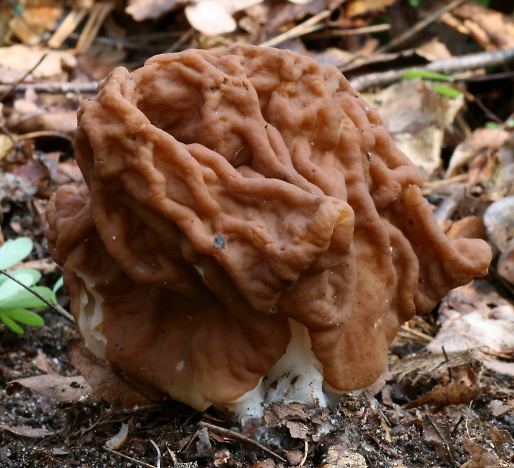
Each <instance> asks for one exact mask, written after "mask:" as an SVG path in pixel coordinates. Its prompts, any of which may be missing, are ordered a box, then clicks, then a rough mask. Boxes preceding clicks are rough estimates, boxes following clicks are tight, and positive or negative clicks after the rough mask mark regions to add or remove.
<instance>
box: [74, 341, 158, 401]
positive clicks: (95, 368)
mask: <svg viewBox="0 0 514 468" xmlns="http://www.w3.org/2000/svg"><path fill="white" fill-rule="evenodd" d="M68 352H69V355H70V359H71V361H72V362H73V365H74V366H75V367H76V368H77V369H78V371H79V372H80V373H81V374H82V375H83V376H84V379H85V380H86V382H88V383H89V385H91V387H92V388H93V391H94V392H95V393H96V394H97V395H99V396H100V397H101V398H103V399H104V400H105V401H107V402H109V403H111V404H114V405H118V406H120V407H121V408H132V407H134V406H146V405H150V404H152V403H157V402H162V401H163V400H164V399H165V398H166V395H164V394H163V393H161V392H159V391H158V390H155V389H154V388H152V387H149V386H148V385H147V384H144V383H141V382H138V381H136V380H134V379H131V378H130V377H128V376H126V375H124V374H122V373H121V372H116V371H115V370H113V369H112V368H111V367H109V365H108V364H107V362H106V361H104V360H103V359H100V358H97V357H96V356H95V355H94V354H93V353H92V352H91V351H89V350H88V349H87V348H86V346H85V344H84V343H83V342H82V340H80V339H73V340H70V341H69V342H68Z"/></svg>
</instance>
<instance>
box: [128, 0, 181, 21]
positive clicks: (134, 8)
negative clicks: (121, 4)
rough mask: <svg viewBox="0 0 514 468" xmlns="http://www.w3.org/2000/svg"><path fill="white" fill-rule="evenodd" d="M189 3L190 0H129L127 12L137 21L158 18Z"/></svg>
mask: <svg viewBox="0 0 514 468" xmlns="http://www.w3.org/2000/svg"><path fill="white" fill-rule="evenodd" d="M186 3H188V0H129V2H128V6H127V8H125V12H127V13H128V14H129V15H130V16H132V18H134V19H135V20H136V21H144V20H147V19H153V18H158V17H159V16H161V15H163V14H164V13H167V12H169V11H172V10H173V9H174V8H175V7H177V6H180V5H184V4H186Z"/></svg>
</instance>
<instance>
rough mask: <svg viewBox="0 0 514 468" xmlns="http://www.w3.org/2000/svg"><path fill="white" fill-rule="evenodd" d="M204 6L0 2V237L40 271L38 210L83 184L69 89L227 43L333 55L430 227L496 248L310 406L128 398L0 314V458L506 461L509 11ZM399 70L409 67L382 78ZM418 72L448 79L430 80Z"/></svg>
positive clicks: (49, 280) (125, 462)
mask: <svg viewBox="0 0 514 468" xmlns="http://www.w3.org/2000/svg"><path fill="white" fill-rule="evenodd" d="M210 3H211V4H216V8H218V10H219V11H220V12H221V13H222V16H221V17H222V18H223V22H221V21H219V20H216V21H214V16H213V15H210V14H207V15H204V16H202V15H201V14H200V13H201V12H199V9H202V8H204V7H205V6H206V5H207V6H208V4H209V2H208V1H207V0H205V1H203V0H202V2H191V1H187V0H181V1H161V0H150V1H145V2H141V1H138V0H132V1H129V2H124V1H120V2H94V1H92V0H81V1H78V0H72V1H70V2H68V4H66V6H63V3H62V2H60V1H57V0H47V1H45V2H19V3H14V2H7V3H5V4H2V5H0V34H1V39H0V40H1V41H2V47H1V48H0V111H1V112H0V164H1V165H2V171H1V172H0V202H1V208H2V210H1V213H0V215H1V220H2V234H3V237H4V238H6V239H15V238H17V237H20V236H28V237H30V238H31V239H32V240H33V241H34V244H35V251H34V252H33V253H32V254H31V258H30V261H31V264H33V265H35V267H36V268H38V269H39V270H40V271H41V272H42V273H43V275H44V277H43V280H44V281H46V283H45V284H47V285H49V286H51V285H52V284H54V283H55V281H56V280H57V279H58V277H59V275H60V273H59V272H58V271H57V270H56V269H55V267H50V266H49V265H48V260H47V259H48V255H47V253H46V250H45V246H44V243H43V240H42V239H43V229H44V215H43V213H44V206H45V204H46V202H47V201H48V198H49V197H50V196H51V194H52V193H53V192H54V191H55V190H56V188H57V187H58V186H60V185H62V184H65V183H67V184H70V183H71V184H73V185H74V186H75V187H81V186H83V182H82V178H81V175H80V172H79V171H78V168H77V166H76V163H75V161H74V159H73V150H72V146H71V138H72V135H73V130H74V126H75V122H76V120H75V113H76V109H77V107H78V104H79V102H80V101H81V100H82V99H83V98H86V97H88V96H89V95H90V94H91V93H93V92H94V89H95V87H96V85H97V82H98V81H99V80H101V79H102V78H103V77H105V76H106V74H107V73H108V72H109V71H110V70H112V68H114V67H115V66H117V65H125V66H128V67H129V68H134V67H137V66H140V65H141V64H142V63H143V62H144V60H145V59H146V58H148V57H150V56H151V55H154V54H157V53H164V52H172V51H179V50H183V49H187V48H190V47H199V48H212V47H217V46H227V45H231V44H234V43H236V42H246V43H253V44H262V43H266V44H269V45H273V46H277V47H287V48H290V49H292V50H295V51H296V52H299V53H304V54H308V55H310V56H311V57H313V58H315V59H318V60H319V61H322V62H323V63H331V64H333V65H335V66H337V67H341V69H342V70H344V72H345V74H346V75H347V76H348V77H349V79H350V80H351V81H352V83H354V84H355V85H357V84H358V86H359V89H362V90H366V91H367V92H368V95H367V98H368V99H369V100H370V101H372V102H373V103H374V106H375V107H377V108H380V107H382V110H380V112H381V113H382V114H383V116H384V118H385V120H386V122H387V124H388V126H389V129H390V131H391V133H392V134H393V135H395V134H396V135H395V136H396V138H397V142H398V144H399V145H400V146H401V145H405V151H406V152H407V153H408V154H409V155H411V157H413V158H414V160H415V161H416V163H417V164H418V165H419V167H420V168H421V170H422V171H423V173H424V175H425V178H426V184H425V188H424V195H425V196H426V197H427V198H428V200H429V201H430V203H431V204H432V205H433V208H434V212H435V213H436V216H437V218H438V220H439V222H440V223H441V226H442V227H443V229H445V231H446V232H447V235H449V236H451V237H453V238H458V237H464V236H468V235H469V236H471V235H472V236H473V237H483V238H485V239H487V240H488V241H489V242H490V243H491V244H492V245H494V246H495V247H496V249H497V260H496V261H495V263H493V266H492V267H491V271H490V275H489V277H488V278H486V279H485V280H480V281H475V282H473V283H472V284H470V285H468V286H464V287H462V288H458V289H457V290H455V291H452V292H451V293H450V294H449V295H448V296H447V297H446V298H445V299H444V300H443V301H442V302H441V304H440V305H439V307H438V308H437V309H436V310H435V311H433V312H432V313H431V314H429V315H427V316H418V317H415V318H414V319H413V320H412V321H411V322H409V323H407V324H405V325H404V326H403V327H402V330H401V332H400V334H399V335H398V337H397V339H396V341H395V343H394V344H393V346H392V347H391V353H390V363H391V366H390V371H389V373H388V374H386V375H384V376H383V377H382V379H381V380H380V381H379V382H377V384H376V385H375V386H374V387H373V388H372V389H370V390H369V391H366V392H361V393H359V394H352V393H350V394H347V395H343V396H342V398H341V401H340V402H339V403H338V404H337V405H335V406H333V407H331V408H329V409H327V408H307V407H305V406H303V405H299V404H284V403H275V404H273V405H271V406H270V407H268V408H266V411H265V418H264V419H263V420H262V421H261V420H255V419H254V420H249V421H246V422H245V424H243V425H241V424H239V422H238V421H236V420H235V419H233V418H232V417H231V415H229V414H225V413H223V412H220V411H217V410H215V409H209V410H208V411H207V412H205V413H198V412H196V411H194V410H192V409H190V408H188V407H185V406H184V405H181V404H179V403H175V402H172V401H169V400H168V399H166V398H163V396H162V395H160V394H148V392H147V391H146V389H145V388H141V387H140V386H138V385H137V384H136V383H135V382H132V381H130V380H128V379H127V378H126V376H123V375H120V374H117V373H114V372H113V371H112V370H111V369H109V368H108V367H106V366H105V365H104V364H103V363H102V362H101V361H99V360H97V359H96V358H94V357H92V356H91V355H90V354H89V353H88V352H87V350H85V348H84V347H83V346H81V342H80V341H79V340H77V338H78V337H77V334H76V331H75V329H74V327H73V326H72V325H71V324H70V323H68V322H66V321H65V320H63V319H62V318H61V317H60V316H56V315H55V314H53V313H51V312H49V311H47V312H44V313H43V316H44V318H45V321H46V324H47V325H46V326H45V327H43V328H41V329H36V328H31V327H28V328H27V329H26V334H25V335H23V336H18V335H15V334H14V333H12V332H10V331H9V330H8V329H6V328H5V327H4V328H1V329H0V391H1V398H0V414H1V415H2V416H0V466H1V467H3V466H5V467H18V466H29V465H35V466H49V467H50V466H60V465H63V466H82V467H105V466H163V467H164V466H166V467H167V466H170V467H171V466H191V467H192V466H216V467H218V466H219V467H246V466H248V467H253V468H273V467H281V466H282V467H283V466H307V467H309V466H310V467H317V466H322V467H324V468H332V467H336V466H348V467H354V468H357V467H359V468H360V467H409V468H410V467H418V466H419V467H421V466H423V467H424V466H434V467H436V466H438V467H446V466H448V467H456V466H459V467H464V468H473V467H499V466H514V446H513V441H512V433H513V432H514V386H513V383H512V382H513V380H512V375H513V373H514V370H513V366H514V346H513V335H514V332H513V324H514V316H513V310H514V309H513V302H512V301H513V298H514V284H513V273H512V272H513V271H514V254H513V252H514V244H513V243H512V242H511V238H512V232H511V231H512V219H511V217H510V211H512V210H511V200H510V199H511V198H512V197H514V184H513V180H514V177H513V175H514V159H513V157H512V147H513V145H512V141H511V140H512V113H513V112H514V98H513V96H512V93H511V89H512V86H511V80H512V78H513V77H514V71H513V68H512V67H513V62H514V60H513V59H512V57H513V56H514V54H512V47H514V28H513V26H512V24H513V23H512V20H511V17H510V13H511V11H509V10H508V8H506V7H505V6H502V5H499V4H500V3H502V2H496V3H494V2H487V1H486V2H480V3H481V5H479V4H478V2H472V1H468V2H463V1H460V2H459V1H456V2H451V4H448V2H444V1H442V0H438V1H435V2H429V1H423V0H420V1H419V2H414V1H412V2H407V1H405V2H400V1H399V0H396V1H395V0H383V1H371V0H347V1H337V0H312V1H310V2H294V3H293V2H288V1H285V0H284V1H279V0H277V1H274V2H271V1H258V0H255V1H250V2H240V3H238V4H237V5H235V3H234V2H232V1H224V0H216V1H212V2H210ZM236 3H237V2H236ZM489 3H490V4H491V5H489ZM493 3H494V6H493ZM504 3H505V2H504ZM507 3H508V2H507ZM202 4H203V6H202ZM415 5H417V6H415ZM195 8H196V10H195ZM212 8H214V7H212ZM208 11H211V10H208ZM386 14H387V15H389V16H388V17H387V16H385V15H386ZM222 26H223V28H224V30H223V28H222V30H219V29H218V30H216V29H213V28H219V27H222ZM393 37H397V38H398V39H395V40H394V43H393V42H392V38H393ZM470 54H471V55H470ZM20 57H24V59H23V60H21V59H20ZM29 59H30V60H29ZM406 70H411V72H410V73H411V75H412V73H414V75H415V78H413V79H410V80H404V81H400V80H401V79H402V76H405V71H406ZM412 70H414V72H412ZM419 70H426V71H425V72H420V71H419ZM433 72H437V73H441V74H443V75H445V76H447V77H448V79H450V78H451V81H448V83H449V85H451V86H452V88H454V89H455V90H457V91H458V92H459V93H460V94H455V95H454V97H452V95H451V93H446V92H443V93H440V92H438V91H437V87H436V84H437V82H434V79H435V80H437V79H438V77H437V76H436V75H433ZM439 78H441V77H439ZM388 80H389V81H388ZM391 80H392V81H391ZM395 81H396V83H395ZM445 81H446V80H445ZM381 83H393V84H392V86H390V87H386V86H388V85H386V84H381ZM380 87H383V89H382V90H380V89H378V88H380ZM403 102H405V103H408V108H409V112H410V113H407V112H406V111H401V108H400V106H399V105H398V103H403ZM60 301H61V303H62V305H63V306H65V307H66V306H67V305H68V304H67V298H66V296H62V297H60ZM69 340H71V341H70V342H69ZM68 342H69V343H68ZM68 348H69V354H68ZM79 372H80V374H79ZM134 405H135V406H134ZM181 464H182V465H181Z"/></svg>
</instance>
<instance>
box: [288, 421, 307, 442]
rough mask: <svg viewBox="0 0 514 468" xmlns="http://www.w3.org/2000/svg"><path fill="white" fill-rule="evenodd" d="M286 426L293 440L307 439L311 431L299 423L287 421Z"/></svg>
mask: <svg viewBox="0 0 514 468" xmlns="http://www.w3.org/2000/svg"><path fill="white" fill-rule="evenodd" d="M286 426H287V428H288V429H289V434H290V435H291V437H292V438H293V439H304V440H305V439H307V435H308V433H309V429H308V428H307V426H306V425H305V424H302V423H300V422H298V421H287V422H286Z"/></svg>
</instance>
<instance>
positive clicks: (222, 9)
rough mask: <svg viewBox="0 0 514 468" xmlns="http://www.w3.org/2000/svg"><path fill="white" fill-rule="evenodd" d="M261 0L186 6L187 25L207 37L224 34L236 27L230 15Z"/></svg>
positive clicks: (202, 2)
mask: <svg viewBox="0 0 514 468" xmlns="http://www.w3.org/2000/svg"><path fill="white" fill-rule="evenodd" d="M261 2H262V0H198V1H196V2H194V3H191V4H189V5H188V6H186V9H185V13H186V17H187V20H188V21H189V24H190V25H191V26H193V28H195V29H196V30H197V31H200V32H201V33H203V34H206V35H208V36H215V35H218V34H225V33H230V32H232V31H234V30H235V29H236V27H237V24H236V21H235V20H234V18H233V17H232V15H233V14H234V13H236V12H238V11H242V10H244V9H245V8H249V7H251V6H253V5H257V4H259V3H261Z"/></svg>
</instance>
